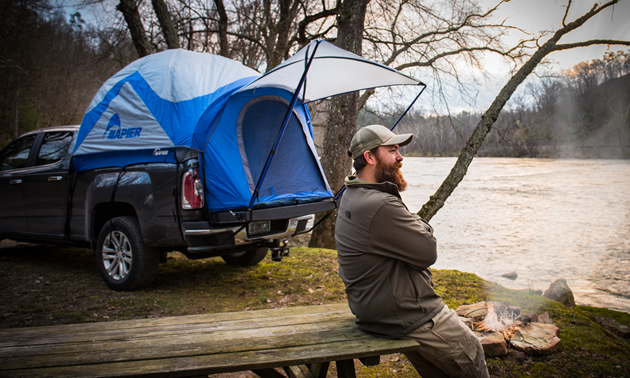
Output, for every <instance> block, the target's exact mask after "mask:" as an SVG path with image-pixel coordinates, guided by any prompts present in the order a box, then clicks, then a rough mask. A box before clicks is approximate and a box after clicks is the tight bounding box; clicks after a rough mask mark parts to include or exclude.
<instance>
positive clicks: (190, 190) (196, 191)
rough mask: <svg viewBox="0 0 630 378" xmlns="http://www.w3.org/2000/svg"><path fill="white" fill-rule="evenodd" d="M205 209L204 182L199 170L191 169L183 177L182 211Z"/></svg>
mask: <svg viewBox="0 0 630 378" xmlns="http://www.w3.org/2000/svg"><path fill="white" fill-rule="evenodd" d="M202 207H203V182H202V181H201V177H199V169H197V168H195V169H189V170H188V171H186V172H184V175H183V176H182V209H201V208H202Z"/></svg>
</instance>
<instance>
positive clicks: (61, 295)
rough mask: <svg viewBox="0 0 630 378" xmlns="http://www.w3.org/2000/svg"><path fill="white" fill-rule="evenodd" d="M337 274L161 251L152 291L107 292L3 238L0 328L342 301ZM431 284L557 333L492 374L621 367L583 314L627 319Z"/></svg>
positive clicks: (77, 264) (612, 347)
mask: <svg viewBox="0 0 630 378" xmlns="http://www.w3.org/2000/svg"><path fill="white" fill-rule="evenodd" d="M337 273H338V272H337V262H336V253H335V251H332V250H325V249H310V248H295V249H293V250H292V252H291V256H290V257H287V258H285V259H283V261H282V262H280V263H275V262H271V261H270V259H269V258H267V259H265V260H264V261H263V262H262V263H260V264H259V265H257V266H254V267H230V266H227V265H225V264H224V263H223V262H222V261H221V260H220V259H217V258H215V259H204V260H194V261H193V260H187V259H186V258H185V257H183V256H182V255H181V254H179V253H169V255H168V261H167V263H166V264H163V265H161V266H160V273H159V276H158V281H157V282H156V283H155V284H154V285H153V286H151V287H149V288H146V289H144V290H139V291H136V292H131V293H126V292H114V291H111V290H109V289H107V287H106V286H105V284H104V283H103V282H102V280H101V279H100V276H99V275H98V271H97V269H96V263H95V261H94V257H93V255H92V253H91V252H90V251H89V250H86V249H78V248H59V247H52V246H42V245H34V244H18V245H16V244H15V243H9V242H6V241H5V242H3V243H0V277H2V278H1V279H0V288H1V289H2V290H0V328H12V327H33V326H44V325H52V324H70V323H85V322H108V321H116V320H126V319H135V318H147V317H165V316H177V315H189V314H199V313H216V312H226V311H250V310H252V311H253V310H257V309H264V308H272V307H284V306H302V305H316V304H324V303H338V302H343V301H345V300H346V299H345V294H344V288H343V282H342V281H341V280H340V279H339V276H338V274H337ZM434 278H435V287H436V291H437V292H438V293H439V294H440V295H441V296H442V298H443V299H444V301H445V303H446V304H447V305H448V306H449V307H451V308H456V307H457V306H459V305H462V304H467V303H475V302H478V301H482V300H501V301H506V302H508V303H511V304H514V305H518V306H521V307H522V309H523V311H534V312H538V313H541V312H548V313H549V314H550V315H551V318H552V320H553V321H554V322H555V323H556V325H557V326H558V327H559V328H560V338H561V339H562V342H563V344H564V349H563V351H561V352H558V353H555V354H552V355H550V356H546V357H544V356H541V357H527V358H525V359H514V358H505V357H504V358H488V359H487V362H488V366H489V370H490V373H491V376H492V377H523V376H534V377H571V378H573V377H623V376H627V372H628V371H630V342H629V341H628V340H624V339H621V338H619V337H617V336H615V335H614V334H612V333H610V332H608V331H607V330H605V329H604V328H602V327H601V326H600V325H599V324H598V323H597V322H596V320H595V317H594V315H593V312H594V311H599V312H603V314H605V315H607V316H609V317H614V318H615V319H617V320H618V321H620V322H623V323H625V324H628V325H630V315H628V314H624V313H618V312H613V311H609V310H605V309H602V310H598V309H594V308H590V307H581V306H580V307H578V308H574V309H573V308H566V307H564V306H563V305H561V304H559V303H557V302H553V301H549V300H546V299H544V298H542V297H541V296H539V295H532V294H530V293H529V292H527V291H519V290H510V289H507V288H505V287H502V286H500V285H497V284H496V283H492V282H488V281H485V280H483V279H481V278H479V277H478V276H476V275H474V274H469V273H463V272H459V271H454V270H435V271H434ZM357 364H358V362H357ZM241 376H243V375H241ZM244 376H247V377H253V375H244ZM329 376H335V375H334V371H333V372H332V373H331V374H329ZM376 376H380V377H417V373H415V371H414V370H413V368H412V367H411V365H410V364H409V363H408V361H407V360H406V358H405V357H404V356H400V355H391V356H384V357H383V359H382V363H381V364H380V365H379V366H376V367H370V368H361V369H359V377H376ZM232 377H233V376H232ZM222 378H223V377H222ZM226 378H227V377H226Z"/></svg>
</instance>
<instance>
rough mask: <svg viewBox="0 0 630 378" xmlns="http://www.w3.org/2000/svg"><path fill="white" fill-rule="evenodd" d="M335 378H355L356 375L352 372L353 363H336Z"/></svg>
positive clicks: (349, 361) (351, 361)
mask: <svg viewBox="0 0 630 378" xmlns="http://www.w3.org/2000/svg"><path fill="white" fill-rule="evenodd" d="M336 364H337V377H339V378H356V377H357V375H356V373H355V371H354V361H353V360H352V359H350V360H341V361H337V362H336Z"/></svg>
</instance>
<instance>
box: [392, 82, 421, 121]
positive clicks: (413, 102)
mask: <svg viewBox="0 0 630 378" xmlns="http://www.w3.org/2000/svg"><path fill="white" fill-rule="evenodd" d="M420 85H422V89H421V90H420V93H418V95H417V96H416V98H414V99H413V101H411V104H409V106H408V107H407V109H405V111H404V112H403V114H401V115H400V117H398V121H396V123H394V126H392V127H391V129H390V130H392V131H393V130H394V128H396V126H398V122H400V120H401V119H403V117H404V116H405V115H406V114H407V112H408V111H409V109H411V107H412V106H413V104H415V103H416V100H417V99H418V98H419V97H420V95H421V94H422V92H424V90H425V89H426V88H427V85H426V84H424V83H420Z"/></svg>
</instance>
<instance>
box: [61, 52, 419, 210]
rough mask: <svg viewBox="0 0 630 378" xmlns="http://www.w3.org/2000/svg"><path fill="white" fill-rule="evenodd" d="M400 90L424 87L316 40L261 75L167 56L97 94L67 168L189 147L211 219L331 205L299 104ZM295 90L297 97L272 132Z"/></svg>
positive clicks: (131, 69)
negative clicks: (287, 207)
mask: <svg viewBox="0 0 630 378" xmlns="http://www.w3.org/2000/svg"><path fill="white" fill-rule="evenodd" d="M307 59H311V62H312V63H313V64H312V67H311V69H310V71H308V72H309V73H308V76H306V74H305V70H304V67H305V65H306V61H307ZM331 70H332V71H331ZM302 76H304V77H302ZM300 78H302V79H305V82H306V85H304V86H301V83H302V82H304V80H303V81H302V82H301V81H300ZM330 79H332V80H330ZM298 84H300V85H298ZM322 84H324V85H322ZM400 84H414V85H417V84H421V85H423V84H422V83H420V82H419V81H418V80H415V79H413V78H410V77H408V76H406V75H403V74H401V73H400V72H398V71H395V70H393V69H391V68H389V67H387V66H383V65H380V64H377V63H374V62H371V61H369V60H367V59H364V58H362V57H359V56H357V55H354V54H351V53H349V52H347V51H344V50H342V49H339V48H337V47H335V46H334V45H332V44H329V43H327V42H321V41H317V42H316V44H310V45H309V46H307V47H305V48H304V49H302V50H300V51H299V52H298V53H296V54H295V55H294V56H293V57H292V58H290V59H288V60H287V61H285V62H284V63H283V64H281V65H280V66H278V67H277V68H276V69H274V70H272V71H270V72H268V73H267V74H265V75H263V76H260V74H258V73H257V72H256V71H254V70H252V69H249V68H247V67H245V66H243V65H242V64H240V63H238V62H235V61H232V60H229V59H226V58H223V57H219V56H214V55H210V54H205V53H196V52H191V51H186V50H181V49H178V50H167V51H164V52H160V53H156V54H153V55H149V56H147V57H144V58H141V59H139V60H137V61H135V62H133V63H131V64H130V65H128V66H127V67H125V68H124V69H123V70H121V71H120V72H118V73H117V74H116V75H114V76H113V77H112V78H110V79H109V80H108V81H107V82H105V84H104V85H103V86H102V87H101V89H100V90H99V91H98V93H97V94H96V96H95V97H94V99H93V100H92V102H91V104H90V106H89V107H88V109H87V111H86V113H85V116H84V118H83V121H82V123H81V128H80V131H79V137H78V139H77V143H76V146H75V149H74V152H73V154H74V159H73V168H74V169H75V170H76V171H78V172H81V171H85V170H89V169H94V168H102V167H126V166H129V165H132V164H141V163H150V162H171V163H172V162H175V161H176V160H177V157H176V156H175V148H176V147H188V148H193V149H195V150H197V151H199V152H200V161H201V164H200V170H201V174H202V177H203V179H204V187H205V190H206V192H205V199H206V201H205V203H206V207H207V209H208V210H209V211H211V212H214V211H228V210H240V209H247V208H250V207H254V208H260V207H266V206H277V205H281V204H283V203H286V204H295V203H303V202H311V201H317V200H321V199H325V198H332V197H333V193H332V191H331V189H330V187H329V186H328V183H327V181H326V177H325V175H324V173H323V170H322V168H321V165H320V163H319V159H318V156H317V152H316V149H315V146H314V143H313V130H312V125H311V117H310V114H309V112H308V108H307V106H306V105H305V104H306V103H307V102H309V101H315V100H318V99H321V98H325V97H329V96H334V95H336V94H341V93H345V92H350V91H356V90H360V89H367V88H373V87H377V86H382V85H400ZM297 87H300V88H301V90H300V92H299V94H300V96H299V97H297V100H296V101H295V105H294V106H293V108H292V111H291V113H290V114H291V116H290V117H289V118H288V121H287V123H286V129H284V130H285V131H284V134H279V130H280V128H281V126H282V125H283V123H284V121H285V114H287V110H288V109H289V106H290V103H291V101H292V99H293V97H294V94H296V93H295V91H296V88H297ZM278 135H280V137H278ZM274 145H277V151H276V152H275V154H273V159H268V157H269V156H270V151H271V150H272V146H274ZM265 166H266V167H267V170H266V171H265V173H266V175H265V176H264V180H261V174H262V172H263V170H264V169H263V168H264V167H265ZM257 185H259V187H260V189H259V191H258V193H257V196H254V193H255V192H256V191H255V188H256V187H257ZM252 204H254V205H253V206H252Z"/></svg>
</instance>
